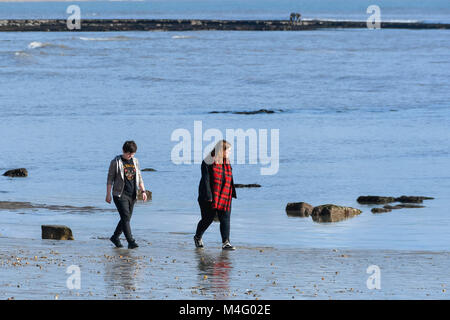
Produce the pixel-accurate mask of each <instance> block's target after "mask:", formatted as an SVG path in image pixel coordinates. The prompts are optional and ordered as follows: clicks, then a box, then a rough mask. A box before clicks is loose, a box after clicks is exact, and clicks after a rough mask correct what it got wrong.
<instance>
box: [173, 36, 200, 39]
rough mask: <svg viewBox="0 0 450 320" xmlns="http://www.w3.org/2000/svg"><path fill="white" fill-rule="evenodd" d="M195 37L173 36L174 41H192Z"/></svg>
mask: <svg viewBox="0 0 450 320" xmlns="http://www.w3.org/2000/svg"><path fill="white" fill-rule="evenodd" d="M192 38H195V37H194V36H172V39H192Z"/></svg>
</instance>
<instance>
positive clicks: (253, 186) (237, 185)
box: [234, 183, 261, 188]
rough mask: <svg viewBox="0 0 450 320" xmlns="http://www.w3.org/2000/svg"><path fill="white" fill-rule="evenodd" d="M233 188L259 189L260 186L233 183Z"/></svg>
mask: <svg viewBox="0 0 450 320" xmlns="http://www.w3.org/2000/svg"><path fill="white" fill-rule="evenodd" d="M234 186H235V187H236V188H261V185H260V184H257V183H250V184H239V183H235V184H234Z"/></svg>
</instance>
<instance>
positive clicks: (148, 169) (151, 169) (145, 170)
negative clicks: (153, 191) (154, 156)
mask: <svg viewBox="0 0 450 320" xmlns="http://www.w3.org/2000/svg"><path fill="white" fill-rule="evenodd" d="M141 171H142V172H147V171H152V172H153V171H156V170H155V169H153V168H145V169H142V170H141Z"/></svg>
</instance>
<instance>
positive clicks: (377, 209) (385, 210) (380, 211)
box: [371, 208, 392, 213]
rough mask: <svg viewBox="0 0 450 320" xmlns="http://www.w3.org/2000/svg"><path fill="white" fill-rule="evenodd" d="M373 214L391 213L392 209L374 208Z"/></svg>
mask: <svg viewBox="0 0 450 320" xmlns="http://www.w3.org/2000/svg"><path fill="white" fill-rule="evenodd" d="M371 211H372V213H383V212H390V211H392V209H388V208H372V210H371Z"/></svg>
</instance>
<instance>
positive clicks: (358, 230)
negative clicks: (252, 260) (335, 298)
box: [0, 3, 450, 250]
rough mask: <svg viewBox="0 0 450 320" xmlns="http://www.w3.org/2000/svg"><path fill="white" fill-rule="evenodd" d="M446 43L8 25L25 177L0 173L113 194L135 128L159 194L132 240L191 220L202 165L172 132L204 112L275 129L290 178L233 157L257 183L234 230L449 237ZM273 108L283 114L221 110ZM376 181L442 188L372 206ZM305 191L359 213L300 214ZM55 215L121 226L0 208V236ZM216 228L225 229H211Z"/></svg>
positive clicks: (255, 238) (72, 201) (93, 228)
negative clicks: (114, 162) (294, 209)
mask: <svg viewBox="0 0 450 320" xmlns="http://www.w3.org/2000/svg"><path fill="white" fill-rule="evenodd" d="M5 5H8V6H11V5H12V4H4V3H0V6H5ZM89 5H92V6H94V4H89ZM95 5H97V4H95ZM98 5H100V4H98ZM122 5H123V4H122ZM142 5H143V4H142ZM14 8H16V7H14ZM107 8H108V9H107V10H110V8H113V6H112V7H109V6H108V7H107ZM264 8H265V7H264ZM266 9H267V8H266ZM266 9H264V10H266ZM14 10H15V9H14ZM14 10H13V9H11V10H10V11H9V12H10V14H11V15H12V16H14V15H15V14H16V13H14V12H16V11H14ZM105 10H106V9H105ZM111 10H112V9H111ZM267 10H268V9H267ZM430 10H431V9H430ZM319 11H320V10H319ZM337 11H338V10H335V12H337ZM2 12H4V11H2ZM19 12H21V14H25V13H24V11H20V10H19ZM113 12H115V11H113ZM164 12H166V11H164ZM197 12H200V11H198V10H197ZM322 12H323V11H322ZM425 12H428V13H429V15H430V16H433V15H434V11H433V10H431V11H427V10H425ZM441 12H442V14H445V12H446V11H445V10H442V11H441ZM449 40H450V33H449V32H448V31H447V30H430V31H426V30H414V31H413V30H377V31H373V30H362V29H361V30H323V31H308V32H216V31H211V32H184V33H181V32H173V33H171V32H154V33H149V32H122V33H65V32H61V33H1V34H0V101H1V104H0V119H1V120H2V121H1V123H2V124H1V125H0V136H1V137H3V139H1V141H0V148H1V149H2V150H3V152H2V156H1V157H0V170H6V169H10V168H16V167H26V168H27V169H28V170H29V173H30V176H29V177H28V178H25V179H10V178H5V177H0V198H1V200H6V201H31V202H35V203H43V204H63V205H74V206H88V205H90V206H96V207H103V208H107V207H110V208H111V207H112V206H108V205H107V204H106V203H105V202H104V194H105V183H106V173H107V172H106V171H107V167H108V164H109V161H110V160H111V159H112V158H113V157H114V156H115V155H116V154H117V153H119V152H120V149H121V146H122V143H123V141H125V140H127V139H134V140H135V141H136V142H137V143H138V146H139V150H138V153H137V155H136V156H137V157H138V158H139V159H140V161H141V164H142V167H152V168H155V169H156V170H157V171H156V172H146V173H143V175H144V180H145V182H146V186H147V188H148V189H150V190H151V191H152V192H153V201H152V202H151V203H148V204H138V206H137V207H136V210H135V214H134V217H133V220H132V226H133V229H134V232H135V235H136V237H137V238H138V239H142V240H144V239H146V237H147V235H148V233H150V232H182V233H185V234H192V233H193V232H194V229H195V225H196V223H197V221H198V218H199V208H198V204H197V201H196V198H197V188H198V181H199V179H200V167H199V165H198V164H192V165H175V164H173V163H172V162H171V158H170V155H171V150H172V148H173V147H174V146H175V142H173V141H171V139H170V137H171V134H172V132H173V131H174V130H175V129H177V128H185V129H188V130H189V131H190V132H191V133H193V129H194V128H193V126H194V121H200V120H201V121H202V124H203V132H204V131H205V130H206V129H208V128H218V129H220V130H222V132H223V133H224V132H225V129H226V128H233V129H237V128H243V129H250V128H254V129H269V130H270V129H279V130H280V140H279V141H280V159H279V160H280V164H279V171H278V173H277V174H275V175H271V176H267V175H266V176H262V175H260V166H259V165H239V164H235V165H234V166H233V170H234V171H233V172H234V176H235V182H236V183H259V184H261V185H262V188H259V189H248V190H247V189H238V190H237V192H238V199H237V200H235V201H234V202H233V212H232V240H233V242H234V243H236V244H242V245H244V244H245V245H256V246H258V245H264V246H265V245H267V246H277V247H295V248H311V247H314V248H334V247H342V248H378V249H421V250H422V249H423V250H447V249H448V243H449V240H450V232H448V231H449V227H448V226H449V222H450V215H449V212H448V207H449V204H450V198H449V194H450V192H449V191H450V175H449V171H448V168H449V165H450V146H449V144H448V141H449V138H450V134H449V125H450V113H449V101H450V100H449V96H450V95H449V92H450V90H449V89H450V80H449V79H450V77H449V76H450V71H449V70H450V68H449V62H450V54H449V52H450V50H449V46H450V45H449V44H450V41H449ZM261 108H267V109H282V110H284V112H281V113H275V114H258V115H236V114H209V112H210V111H213V110H217V111H223V110H239V111H244V110H257V109H261ZM206 144H207V142H204V144H203V145H204V146H206ZM368 194H375V195H392V196H400V195H403V194H405V195H424V196H432V197H435V198H436V199H435V200H427V201H425V203H424V204H425V206H426V208H422V209H402V210H395V211H392V212H390V213H385V214H380V215H374V214H372V213H371V212H370V208H371V207H370V206H360V205H359V204H358V203H357V202H356V199H357V197H358V196H360V195H368ZM293 201H306V202H309V203H311V204H313V205H319V204H324V203H335V204H338V205H348V206H352V207H357V208H360V209H362V210H363V213H362V214H361V215H360V216H358V217H355V218H353V219H350V220H347V221H343V222H339V223H333V224H317V223H314V222H312V221H311V219H310V218H305V219H300V218H290V217H288V216H287V215H286V213H285V211H284V210H285V206H286V204H287V203H288V202H293ZM20 213H23V214H20ZM48 222H52V223H58V224H67V225H69V226H70V227H71V228H72V229H73V230H74V233H75V237H76V239H84V240H87V239H89V238H90V237H92V236H94V237H97V236H100V237H105V236H107V235H109V234H110V233H111V232H112V230H113V229H114V226H115V224H116V223H117V214H115V213H95V214H88V213H84V214H73V213H65V212H49V211H45V210H39V211H18V212H7V211H2V212H0V234H1V235H3V236H7V237H24V238H29V237H36V238H37V237H39V233H40V225H41V224H43V223H48ZM18 224H19V225H20V226H21V229H18V228H13V227H12V226H15V225H18ZM218 239H219V235H218V226H217V225H213V226H212V227H211V230H210V231H208V232H207V234H206V235H205V240H206V241H216V240H218Z"/></svg>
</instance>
